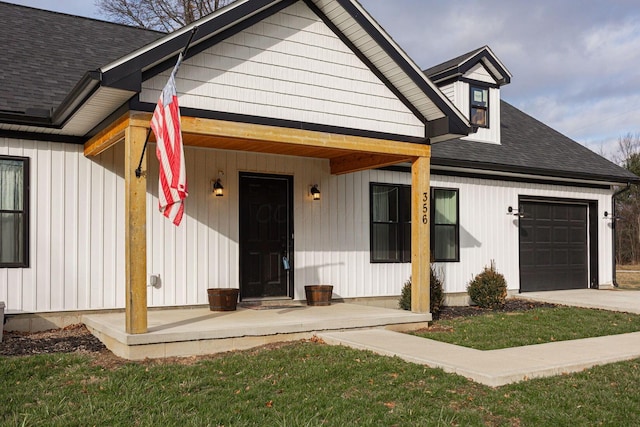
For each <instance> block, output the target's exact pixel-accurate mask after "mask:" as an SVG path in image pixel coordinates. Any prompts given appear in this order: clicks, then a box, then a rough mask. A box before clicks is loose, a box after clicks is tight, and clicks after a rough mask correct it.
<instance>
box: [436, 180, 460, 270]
mask: <svg viewBox="0 0 640 427" xmlns="http://www.w3.org/2000/svg"><path fill="white" fill-rule="evenodd" d="M459 207H460V205H459V201H458V190H457V189H451V188H432V189H431V256H432V258H433V260H434V261H436V262H446V261H449V262H451V261H453V262H457V261H459V260H460V212H459V211H460V209H459Z"/></svg>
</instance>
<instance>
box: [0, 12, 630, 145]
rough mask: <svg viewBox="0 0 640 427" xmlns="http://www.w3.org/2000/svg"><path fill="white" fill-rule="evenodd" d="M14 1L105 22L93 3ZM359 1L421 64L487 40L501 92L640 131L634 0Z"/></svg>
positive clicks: (526, 104)
mask: <svg viewBox="0 0 640 427" xmlns="http://www.w3.org/2000/svg"><path fill="white" fill-rule="evenodd" d="M5 1H6V0H5ZM8 1H9V2H10V3H17V4H23V5H27V6H32V7H38V8H41V9H48V10H55V11H58V12H64V13H69V14H73V15H81V16H87V17H92V18H97V19H106V17H104V16H102V15H100V12H99V11H98V8H97V7H96V6H95V5H94V2H93V1H92V0H8ZM359 1H360V3H361V4H362V5H363V6H364V8H365V9H366V10H367V11H368V12H369V13H370V14H371V15H372V16H373V18H374V19H376V20H377V21H378V23H379V24H380V25H381V26H382V27H383V28H384V29H385V30H386V31H387V33H389V34H390V35H391V37H393V39H394V40H395V41H396V42H397V43H398V45H400V47H401V48H402V49H403V50H404V51H405V52H406V53H407V54H408V55H409V56H410V57H411V58H412V59H413V60H414V61H415V62H416V63H417V64H418V66H420V67H421V68H423V69H425V68H429V67H432V66H434V65H437V64H439V63H441V62H444V61H447V60H449V59H452V58H454V57H456V56H459V55H461V54H463V53H467V52H469V51H472V50H474V49H476V48H479V47H482V46H484V45H488V46H489V47H490V48H491V49H492V50H493V52H494V53H495V54H496V56H497V57H498V58H499V59H500V60H501V61H502V63H503V64H504V65H505V66H506V68H507V69H508V70H509V71H510V72H511V74H512V75H513V77H512V79H511V83H510V84H509V85H506V86H503V87H502V89H501V97H502V99H504V100H506V101H507V102H509V103H511V104H512V105H514V106H516V107H517V108H519V109H521V110H523V111H524V112H525V113H527V114H529V115H531V116H533V117H535V118H536V119H538V120H540V121H542V122H544V123H545V124H547V125H549V126H551V127H552V128H554V129H556V130H557V131H559V132H562V133H563V134H565V135H567V136H569V137H570V138H572V139H574V140H576V141H578V142H580V143H581V144H583V145H585V146H586V147H588V148H590V149H591V150H593V151H595V152H597V153H599V154H604V155H605V156H606V157H611V156H612V155H614V154H615V153H616V147H617V142H618V139H619V138H620V137H623V136H625V135H626V134H628V133H631V134H633V135H636V134H640V2H638V1H637V0H536V1H531V0H482V1H479V0H445V1H442V0H392V1H391V0H359Z"/></svg>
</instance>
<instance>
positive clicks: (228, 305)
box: [207, 288, 240, 311]
mask: <svg viewBox="0 0 640 427" xmlns="http://www.w3.org/2000/svg"><path fill="white" fill-rule="evenodd" d="M239 293H240V289H236V288H209V289H207V294H208V296H209V310H211V311H234V310H235V309H236V307H237V305H238V294H239Z"/></svg>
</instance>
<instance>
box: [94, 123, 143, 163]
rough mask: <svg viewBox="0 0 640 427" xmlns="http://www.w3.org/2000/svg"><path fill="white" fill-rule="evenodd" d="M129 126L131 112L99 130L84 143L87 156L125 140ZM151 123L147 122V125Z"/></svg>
mask: <svg viewBox="0 0 640 427" xmlns="http://www.w3.org/2000/svg"><path fill="white" fill-rule="evenodd" d="M128 126H129V114H128V113H127V114H125V115H123V116H122V117H120V118H119V119H118V120H116V121H115V122H113V123H112V124H111V125H109V126H108V127H107V128H105V129H103V130H101V131H100V132H98V133H97V134H96V135H95V136H94V137H93V138H91V139H90V140H89V141H87V142H86V143H85V144H84V155H85V157H93V156H97V155H98V154H100V153H102V152H103V151H105V150H107V149H109V148H111V147H113V146H114V145H115V144H117V143H118V142H120V141H122V140H124V133H125V130H126V129H127V127H128ZM146 127H149V124H148V123H147V126H146Z"/></svg>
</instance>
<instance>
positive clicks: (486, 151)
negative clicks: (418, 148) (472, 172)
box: [431, 101, 640, 182]
mask: <svg viewBox="0 0 640 427" xmlns="http://www.w3.org/2000/svg"><path fill="white" fill-rule="evenodd" d="M500 121H501V142H500V144H499V145H498V144H490V143H483V142H477V141H467V140H463V139H454V140H450V141H445V142H440V143H437V144H433V146H432V151H431V155H432V164H433V165H440V166H459V167H472V168H475V169H483V170H488V171H502V172H514V173H527V174H536V175H543V176H553V177H562V178H575V179H588V180H597V181H611V182H638V181H640V178H639V177H637V176H636V175H634V174H632V173H631V172H629V171H627V170H626V169H623V168H621V167H620V166H618V165H616V164H614V163H612V162H610V161H609V160H607V159H605V158H604V157H602V156H600V155H598V154H596V153H594V152H593V151H591V150H589V149H588V148H586V147H584V146H582V145H580V144H579V143H577V142H576V141H574V140H572V139H571V138H568V137H566V136H565V135H563V134H561V133H560V132H558V131H556V130H554V129H552V128H550V127H549V126H547V125H545V124H544V123H542V122H540V121H538V120H536V119H534V118H533V117H531V116H529V115H527V114H525V113H523V112H522V111H520V110H518V109H517V108H515V107H514V106H512V105H511V104H509V103H507V102H505V101H501V103H500ZM434 173H435V172H434Z"/></svg>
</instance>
